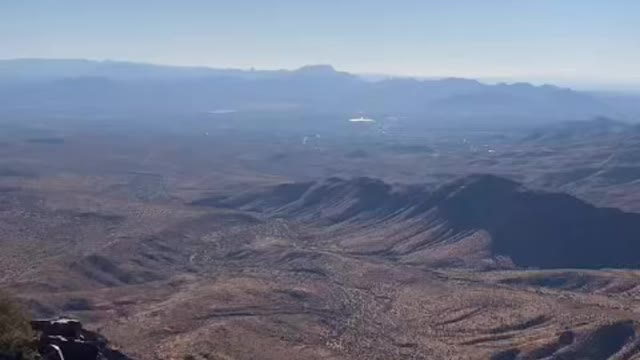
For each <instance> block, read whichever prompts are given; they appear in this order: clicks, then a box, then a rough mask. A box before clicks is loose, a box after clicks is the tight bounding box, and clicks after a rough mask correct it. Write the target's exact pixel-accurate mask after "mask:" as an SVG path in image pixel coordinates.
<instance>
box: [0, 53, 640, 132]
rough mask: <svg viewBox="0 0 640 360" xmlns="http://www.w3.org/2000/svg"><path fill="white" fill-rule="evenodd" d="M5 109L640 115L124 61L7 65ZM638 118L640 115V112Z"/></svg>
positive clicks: (621, 102)
mask: <svg viewBox="0 0 640 360" xmlns="http://www.w3.org/2000/svg"><path fill="white" fill-rule="evenodd" d="M0 109H2V110H21V109H28V110H44V111H74V110H82V111H100V112H122V111H126V112H135V111H147V112H148V111H160V112H164V111H175V112H208V111H215V110H217V109H231V110H236V111H256V110H257V111H267V110H268V111H289V112H291V111H293V112H315V113H334V114H343V113H344V114H358V113H360V114H362V113H364V114H367V115H370V116H405V117H409V118H414V119H418V120H420V121H422V120H423V119H429V118H430V119H440V120H442V119H445V120H446V119H448V118H456V119H493V120H504V121H512V120H513V118H522V119H528V120H536V121H540V122H544V121H545V120H555V119H562V120H568V119H583V118H591V117H594V116H600V115H607V116H613V117H617V118H631V119H632V120H633V119H634V116H635V115H636V114H640V106H635V105H634V102H633V101H631V100H629V99H628V97H627V98H624V99H618V98H616V97H612V96H611V95H609V96H607V97H606V98H605V97H602V96H599V95H597V94H590V93H585V92H578V91H574V90H571V89H566V88H560V87H556V86H551V85H543V86H534V85H531V84H527V83H516V84H497V85H488V84H483V83H480V82H478V81H476V80H469V79H458V78H446V79H439V80H417V79H411V78H392V79H383V80H380V81H370V80H367V79H364V78H362V77H359V76H357V75H354V74H349V73H346V72H340V71H336V70H335V69H333V68H332V67H331V66H328V65H314V66H306V67H303V68H300V69H298V70H293V71H288V70H278V71H260V70H237V69H212V68H205V67H176V66H162V65H150V64H140V63H130V62H117V61H89V60H46V59H18V60H2V61H0ZM636 111H637V113H636Z"/></svg>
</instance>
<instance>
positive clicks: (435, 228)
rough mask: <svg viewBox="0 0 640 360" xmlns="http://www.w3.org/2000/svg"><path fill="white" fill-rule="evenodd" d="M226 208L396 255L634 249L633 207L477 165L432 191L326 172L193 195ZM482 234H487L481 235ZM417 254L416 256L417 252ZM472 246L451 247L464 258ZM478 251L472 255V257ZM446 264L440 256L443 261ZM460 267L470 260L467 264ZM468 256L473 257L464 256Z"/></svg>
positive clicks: (552, 263)
mask: <svg viewBox="0 0 640 360" xmlns="http://www.w3.org/2000/svg"><path fill="white" fill-rule="evenodd" d="M194 205H200V206H213V207H228V208H233V209H238V210H243V211H251V212H257V213H262V214H267V215H268V216H274V217H277V218H285V219H297V220H300V221H304V222H310V223H312V222H316V223H318V224H320V225H319V226H321V227H325V228H326V229H328V230H327V231H333V230H336V229H337V230H336V231H337V233H340V234H341V235H340V236H337V237H338V238H341V239H342V240H341V241H339V243H340V244H341V246H344V247H346V248H349V249H351V250H352V251H354V252H361V253H369V254H380V255H382V256H385V257H389V258H395V259H397V260H399V261H401V262H416V261H418V262H420V261H421V260H420V259H421V257H420V256H426V259H428V261H427V262H430V261H431V260H432V259H431V253H433V252H443V251H444V252H446V251H449V250H447V249H448V248H451V247H456V251H458V250H461V247H463V248H465V247H467V245H465V241H468V240H470V239H471V240H473V243H472V244H471V245H469V246H472V247H474V248H475V247H476V246H478V243H477V241H478V240H479V239H481V238H482V239H484V240H482V241H484V242H485V243H484V245H482V246H481V247H483V248H484V250H485V251H487V252H488V253H490V254H491V256H490V257H491V258H493V259H494V260H495V259H498V258H500V257H507V258H509V259H511V261H513V263H514V264H515V265H516V266H520V267H536V268H605V267H618V268H625V267H630V268H637V267H638V266H639V265H640V262H639V261H638V260H637V259H635V258H634V256H633V255H632V254H633V253H634V252H633V251H632V250H633V249H635V248H636V247H638V246H637V245H636V244H635V239H637V238H639V237H640V215H639V214H634V213H625V212H623V211H621V210H617V209H613V208H597V207H595V206H593V205H590V204H587V203H585V202H583V201H581V200H579V199H577V198H575V197H573V196H571V195H567V194H561V193H548V192H541V191H532V190H529V189H527V188H525V187H523V186H522V185H521V184H519V183H517V182H515V181H512V180H510V179H506V178H503V177H499V176H495V175H488V174H478V175H472V176H469V177H465V178H462V179H459V180H456V181H454V182H451V183H449V184H447V185H444V186H442V187H440V188H437V189H435V190H432V189H429V188H428V187H425V186H419V185H412V186H392V185H390V184H387V183H385V182H383V181H381V180H378V179H370V178H355V179H349V180H345V179H340V178H330V179H327V180H325V181H321V182H309V183H294V184H283V185H277V186H275V187H273V188H270V189H267V190H266V191H265V192H262V193H250V194H245V195H240V196H231V197H217V198H208V199H201V200H199V201H196V202H194ZM486 241H488V242H486ZM418 253H419V254H421V255H420V256H416V254H418ZM471 255H472V254H471V252H470V251H463V253H461V254H458V255H456V256H453V258H455V259H453V260H454V261H453V262H446V261H445V262H440V263H439V264H440V265H443V264H444V265H445V266H450V265H452V264H456V263H459V262H460V261H462V262H463V263H466V262H465V259H464V257H465V256H471ZM475 260H476V259H474V261H475ZM447 264H448V265H447ZM466 264H467V265H464V266H471V267H474V266H477V265H478V263H475V265H472V264H471V263H466ZM470 264H471V265H470Z"/></svg>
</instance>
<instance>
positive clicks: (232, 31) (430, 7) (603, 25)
mask: <svg viewBox="0 0 640 360" xmlns="http://www.w3.org/2000/svg"><path fill="white" fill-rule="evenodd" d="M0 58H2V59H9V58H86V59H112V60H130V61H137V62H151V63H159V64H170V65H198V66H211V67H231V68H252V67H253V68H259V69H281V68H285V69H291V68H297V67H300V66H303V65H306V64H331V65H333V66H335V67H336V68H338V69H340V70H345V71H350V72H355V73H371V74H391V75H412V76H424V77H439V76H457V77H470V78H477V79H485V80H504V81H532V82H552V83H560V84H574V85H584V86H591V85H593V86H595V85H602V86H608V87H621V88H623V87H635V88H638V89H640V0H223V1H217V0H180V1H178V0H102V1H101V0H95V1H93V0H0Z"/></svg>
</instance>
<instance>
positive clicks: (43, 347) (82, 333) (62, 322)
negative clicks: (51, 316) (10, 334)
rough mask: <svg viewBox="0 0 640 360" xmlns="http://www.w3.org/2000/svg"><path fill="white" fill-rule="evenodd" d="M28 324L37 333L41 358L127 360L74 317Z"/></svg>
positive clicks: (59, 359)
mask: <svg viewBox="0 0 640 360" xmlns="http://www.w3.org/2000/svg"><path fill="white" fill-rule="evenodd" d="M31 327H32V328H33V330H34V331H36V332H37V333H38V334H39V340H38V352H39V353H40V354H41V356H42V358H43V359H45V360H94V359H96V360H127V359H129V357H127V356H126V355H124V354H123V353H121V352H119V351H118V350H115V349H112V348H111V347H110V346H109V342H108V341H107V339H105V338H104V337H103V336H101V335H99V334H98V333H95V332H92V331H89V330H85V329H84V328H83V327H82V324H81V323H80V322H79V321H77V320H73V319H64V318H61V319H55V320H34V321H32V322H31Z"/></svg>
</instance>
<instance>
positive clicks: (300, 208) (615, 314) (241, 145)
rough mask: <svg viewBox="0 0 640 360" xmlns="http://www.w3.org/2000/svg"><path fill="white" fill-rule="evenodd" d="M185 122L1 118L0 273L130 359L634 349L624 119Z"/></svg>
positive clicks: (46, 310)
mask: <svg viewBox="0 0 640 360" xmlns="http://www.w3.org/2000/svg"><path fill="white" fill-rule="evenodd" d="M184 124H185V125H184V126H185V128H186V130H183V131H182V132H172V133H169V132H163V131H148V132H145V131H122V130H121V129H96V128H91V127H89V126H87V127H83V128H80V130H78V129H75V130H69V129H71V128H72V127H68V128H65V127H60V128H56V130H55V131H54V130H51V126H49V125H48V124H46V123H43V122H34V123H33V124H32V125H30V126H26V125H25V126H23V127H11V126H9V125H6V124H5V125H4V129H5V131H4V132H3V133H2V134H3V135H2V137H1V138H0V143H1V146H0V154H1V155H2V156H1V157H0V159H1V160H0V213H1V216H0V242H1V244H2V252H0V288H2V289H3V290H5V291H8V292H10V293H12V294H15V295H16V296H17V297H18V298H19V299H20V300H21V301H23V302H24V303H25V304H27V305H28V306H29V308H30V309H31V311H32V313H33V315H34V316H37V317H54V316H59V315H63V314H64V315H70V316H74V317H77V318H79V319H81V320H82V321H83V323H85V324H86V326H87V327H88V328H90V329H91V330H96V331H98V332H100V333H101V334H103V335H105V336H106V337H107V338H109V340H110V341H111V343H112V344H115V345H117V347H118V348H119V349H120V350H122V351H123V352H124V353H126V354H128V355H130V356H132V357H133V358H140V359H640V334H639V331H640V313H639V312H638V308H639V305H640V272H639V271H638V270H635V269H637V268H638V267H639V266H638V265H640V258H638V257H637V253H638V250H640V243H638V238H639V237H640V214H636V213H635V211H640V195H639V194H640V192H638V191H637V190H638V188H639V187H640V167H638V165H637V159H638V158H637V154H636V149H637V148H638V144H640V140H638V141H636V137H635V136H636V135H635V133H634V132H633V131H630V130H627V131H625V132H624V134H618V133H607V134H605V135H606V136H603V135H602V134H596V135H593V136H592V135H588V136H587V137H586V138H583V137H581V136H582V135H580V134H577V135H575V134H573V133H571V132H569V134H567V130H566V129H562V130H561V131H557V130H556V129H551V130H549V131H548V132H546V133H535V134H534V135H531V134H529V135H527V134H522V133H519V132H517V133H508V134H507V135H503V134H501V133H497V132H491V131H472V130H468V131H467V132H466V133H461V132H459V131H452V130H447V131H445V130H443V129H439V130H438V129H436V130H433V131H425V132H423V133H419V134H412V135H411V136H409V135H407V133H406V132H402V129H398V130H393V129H391V130H388V129H385V131H384V132H383V133H382V132H381V131H380V129H373V128H365V127H364V126H363V127H360V125H357V126H358V127H357V128H356V127H353V128H349V129H346V130H345V132H344V133H342V134H341V135H340V136H335V137H328V136H326V135H324V134H320V135H318V134H315V133H309V132H307V131H306V130H305V131H304V132H302V131H301V132H298V133H296V132H295V131H294V130H291V131H288V132H287V131H271V132H266V131H265V132H259V131H248V130H246V131H245V130H232V129H229V128H226V127H225V126H226V125H225V124H224V123H216V124H213V125H211V124H210V123H205V124H203V123H201V122H198V121H197V120H193V119H191V120H189V119H188V120H185V122H184ZM394 131H395V132H394ZM390 133H391V135H390ZM594 136H595V137H594ZM639 139H640V138H639ZM478 174H493V175H478Z"/></svg>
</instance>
